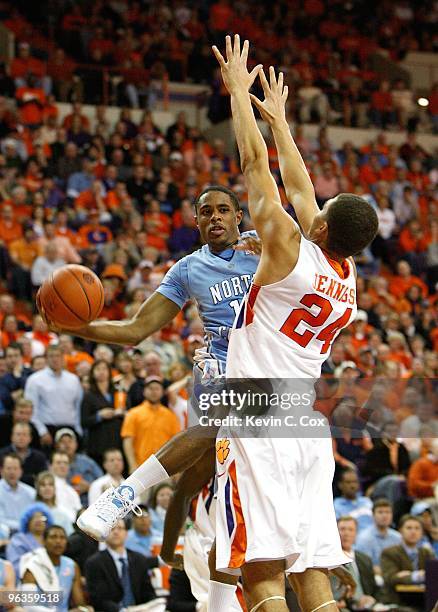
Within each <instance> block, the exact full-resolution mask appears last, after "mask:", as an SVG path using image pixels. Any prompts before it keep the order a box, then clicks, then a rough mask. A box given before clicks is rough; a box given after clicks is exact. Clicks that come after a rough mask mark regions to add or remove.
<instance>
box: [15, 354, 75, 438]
mask: <svg viewBox="0 0 438 612" xmlns="http://www.w3.org/2000/svg"><path fill="white" fill-rule="evenodd" d="M24 395H25V397H26V398H28V399H30V400H31V401H32V404H33V422H34V424H35V427H36V428H37V430H38V433H39V435H40V441H41V444H42V445H47V446H49V445H51V444H52V443H53V437H52V436H53V435H54V433H55V431H56V430H58V429H61V428H62V427H70V428H72V429H74V430H75V431H76V432H81V431H82V430H81V426H80V406H81V401H82V395H83V391H82V387H81V383H80V381H79V378H78V377H77V376H76V375H75V374H72V373H71V372H67V371H66V370H65V369H64V358H63V355H62V352H61V349H60V348H59V346H57V345H51V346H49V347H48V348H47V367H46V368H44V370H41V371H40V372H35V374H32V375H31V376H29V378H28V379H27V381H26V386H25V389H24Z"/></svg>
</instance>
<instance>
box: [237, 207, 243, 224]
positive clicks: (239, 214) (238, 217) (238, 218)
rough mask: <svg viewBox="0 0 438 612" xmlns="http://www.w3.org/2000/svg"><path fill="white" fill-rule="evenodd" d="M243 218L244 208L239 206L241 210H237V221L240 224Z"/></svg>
mask: <svg viewBox="0 0 438 612" xmlns="http://www.w3.org/2000/svg"><path fill="white" fill-rule="evenodd" d="M242 219H243V210H242V209H241V208H239V210H238V211H237V212H236V221H237V225H239V224H240V222H241V221H242Z"/></svg>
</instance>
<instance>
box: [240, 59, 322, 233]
mask: <svg viewBox="0 0 438 612" xmlns="http://www.w3.org/2000/svg"><path fill="white" fill-rule="evenodd" d="M259 76H260V82H261V84H262V87H263V92H264V94H265V99H264V101H263V102H262V101H261V100H259V99H258V98H257V97H256V96H254V95H253V94H250V96H251V100H252V102H253V103H254V105H255V106H256V107H257V108H258V110H259V111H260V114H261V116H262V118H263V119H264V120H265V121H266V122H267V123H268V124H269V125H270V127H271V130H272V133H273V135H274V139H275V144H276V147H277V151H278V158H279V162H280V172H281V178H282V179H283V184H284V188H285V191H286V196H287V199H288V200H289V202H290V203H291V204H292V206H293V207H294V210H295V213H296V215H297V218H298V222H299V224H300V226H301V229H302V230H303V232H304V234H307V233H308V231H309V229H310V227H311V225H312V222H313V219H314V218H315V216H316V214H317V213H318V212H319V208H318V205H317V203H316V200H315V190H314V188H313V185H312V181H311V180H310V176H309V173H308V172H307V168H306V166H305V164H304V161H303V158H302V157H301V154H300V152H299V150H298V148H297V146H296V144H295V142H294V139H293V138H292V134H291V133H290V129H289V125H288V123H287V121H286V111H285V104H286V99H287V87H284V88H283V73H281V72H280V74H279V76H278V80H277V79H276V77H275V70H274V68H273V67H272V66H271V67H270V68H269V83H268V80H267V79H266V76H265V74H264V72H263V71H261V72H260V74H259Z"/></svg>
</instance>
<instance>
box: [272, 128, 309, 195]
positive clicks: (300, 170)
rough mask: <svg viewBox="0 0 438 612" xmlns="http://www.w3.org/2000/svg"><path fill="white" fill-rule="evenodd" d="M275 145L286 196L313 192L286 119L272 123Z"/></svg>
mask: <svg viewBox="0 0 438 612" xmlns="http://www.w3.org/2000/svg"><path fill="white" fill-rule="evenodd" d="M272 133H273V135H274V140H275V145H276V147H277V151H278V156H279V163H280V172H281V177H282V179H283V183H284V188H285V190H286V194H287V196H288V197H290V196H293V195H295V194H296V193H297V192H301V193H302V192H312V193H313V192H314V189H313V185H312V181H311V180H310V176H309V173H308V172H307V168H306V165H305V164H304V161H303V158H302V157H301V153H300V152H299V150H298V147H297V145H296V144H295V141H294V139H293V138H292V134H291V132H290V129H289V125H288V123H287V121H284V120H283V119H278V120H276V121H275V122H274V123H273V124H272Z"/></svg>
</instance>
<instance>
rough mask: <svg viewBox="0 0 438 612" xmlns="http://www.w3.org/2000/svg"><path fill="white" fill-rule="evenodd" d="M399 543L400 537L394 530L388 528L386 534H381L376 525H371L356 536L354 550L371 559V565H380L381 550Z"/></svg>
mask: <svg viewBox="0 0 438 612" xmlns="http://www.w3.org/2000/svg"><path fill="white" fill-rule="evenodd" d="M401 541H402V537H401V535H400V533H399V532H398V531H396V530H395V529H391V528H389V529H388V530H387V532H386V534H382V533H381V532H380V531H379V530H378V529H377V527H376V525H371V527H368V528H367V529H364V530H363V531H362V532H361V533H360V534H359V535H358V537H357V540H356V544H355V546H354V549H355V550H358V551H360V552H363V553H365V554H366V555H368V556H369V557H371V559H372V561H373V565H380V555H381V554H382V550H383V549H384V548H389V547H390V546H397V545H398V544H400V543H401Z"/></svg>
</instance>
